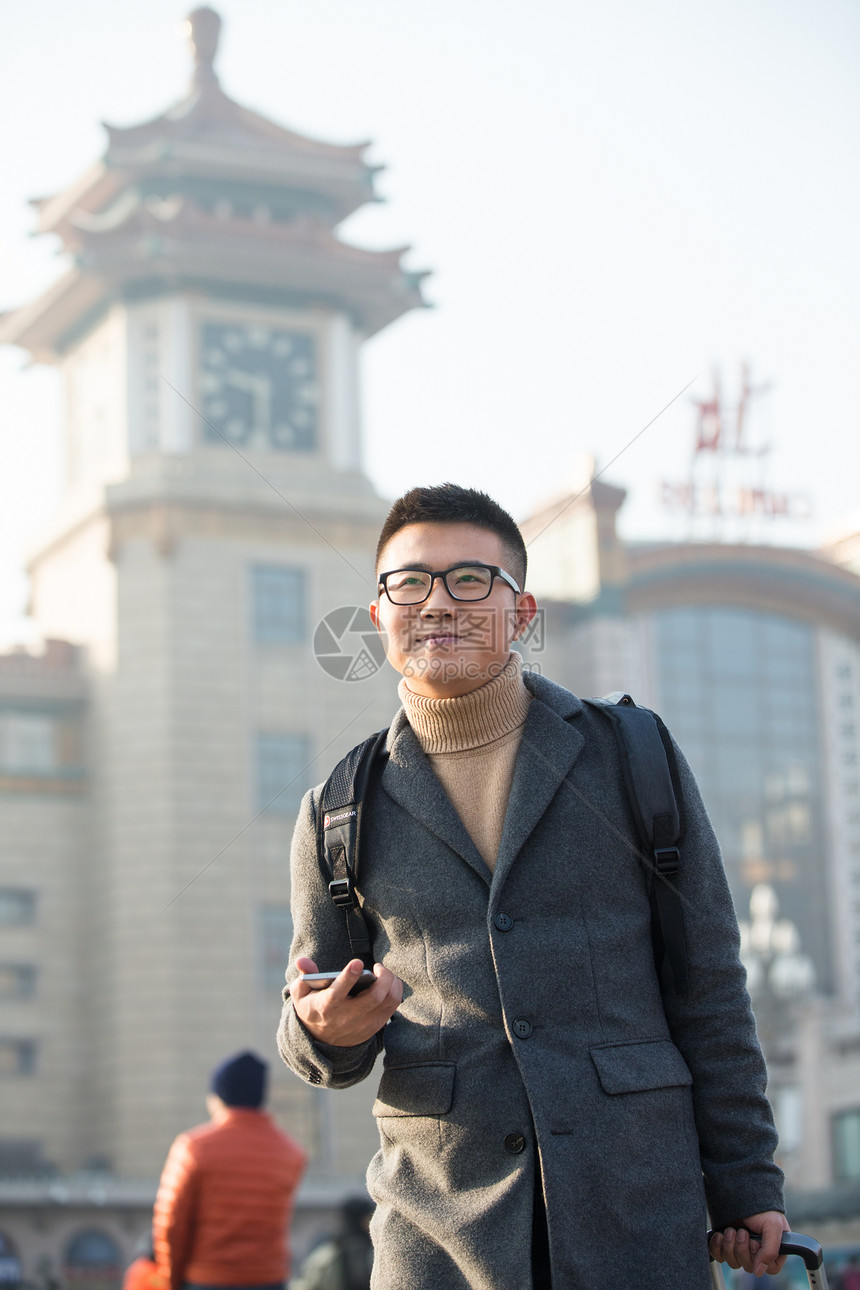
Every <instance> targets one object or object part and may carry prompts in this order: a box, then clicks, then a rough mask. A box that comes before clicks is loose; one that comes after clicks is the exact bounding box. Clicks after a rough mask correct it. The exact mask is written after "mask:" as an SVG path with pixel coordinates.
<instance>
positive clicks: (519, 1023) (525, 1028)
mask: <svg viewBox="0 0 860 1290" xmlns="http://www.w3.org/2000/svg"><path fill="white" fill-rule="evenodd" d="M512 1029H513V1032H514V1034H515V1035H516V1037H517V1039H528V1037H529V1035H530V1034H531V1033H532V1023H531V1022H530V1021H526V1019H525V1017H517V1019H516V1021H515V1022H514V1024H513V1027H512Z"/></svg>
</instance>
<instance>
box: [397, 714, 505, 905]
mask: <svg viewBox="0 0 860 1290" xmlns="http://www.w3.org/2000/svg"><path fill="white" fill-rule="evenodd" d="M388 748H389V756H388V761H387V763H386V766H385V770H384V771H383V773H382V787H383V788H384V789H385V791H386V793H387V794H388V795H389V797H391V798H392V799H393V800H394V801H395V802H397V804H398V806H402V807H403V809H404V811H408V812H409V814H410V815H412V816H414V817H415V819H416V820H419V821H420V822H421V823H422V824H423V825H424V827H425V828H427V829H429V830H430V832H431V833H432V834H434V835H435V836H436V837H437V838H439V839H440V841H442V842H444V843H445V845H446V846H449V847H450V848H451V850H452V851H456V853H457V855H459V856H461V857H462V858H463V859H464V860H465V861H466V863H467V864H468V865H470V866H471V867H472V868H473V869H474V870H475V872H476V873H478V874H480V876H481V877H482V878H483V880H484V882H486V884H487V886H489V885H490V877H491V874H490V870H489V869H488V868H487V866H486V864H485V863H484V860H483V857H482V856H481V853H480V851H479V850H478V848H477V847H476V846H475V844H474V842H473V841H472V839H471V838H470V837H469V834H468V832H467V831H466V826H465V825H464V824H463V822H462V820H461V819H460V817H459V815H458V814H457V812H456V810H455V809H454V806H453V804H452V802H451V799H450V798H449V797H448V794H447V793H446V792H445V790H444V788H443V787H442V784H441V782H440V781H439V780H438V779H437V777H436V775H435V774H434V772H433V768H432V766H431V765H430V762H429V761H428V760H427V758H426V757H425V756H424V753H423V752H422V750H421V745H420V744H419V742H418V740H417V739H416V737H415V735H414V733H413V731H412V728H411V727H410V725H409V723H408V722H407V720H406V718H405V715H404V714H403V712H402V711H401V712H400V713H399V714H398V716H397V718H395V721H394V723H393V725H392V727H391V734H390V736H389V741H388Z"/></svg>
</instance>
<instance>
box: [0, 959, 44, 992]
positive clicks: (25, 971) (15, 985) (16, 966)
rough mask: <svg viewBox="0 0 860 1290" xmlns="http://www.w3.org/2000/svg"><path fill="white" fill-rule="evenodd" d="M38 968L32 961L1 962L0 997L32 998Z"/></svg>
mask: <svg viewBox="0 0 860 1290" xmlns="http://www.w3.org/2000/svg"><path fill="white" fill-rule="evenodd" d="M35 993H36V969H35V968H34V967H33V965H32V964H30V963H0V999H32V998H33V996H34V995H35Z"/></svg>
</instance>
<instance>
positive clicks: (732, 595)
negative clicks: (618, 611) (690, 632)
mask: <svg viewBox="0 0 860 1290" xmlns="http://www.w3.org/2000/svg"><path fill="white" fill-rule="evenodd" d="M628 559H629V582H628V585H627V588H626V603H627V610H628V612H629V613H642V612H648V611H652V610H655V609H666V608H672V607H677V606H690V605H722V606H726V607H728V606H737V607H742V608H748V609H756V610H759V611H763V612H769V613H775V614H781V615H783V616H785V617H789V618H798V619H801V620H802V621H804V622H810V623H813V624H814V625H816V626H821V625H827V626H829V627H831V628H833V629H834V630H835V631H839V632H844V633H845V634H846V635H849V636H851V637H854V638H860V577H857V575H855V574H853V573H850V572H848V571H847V570H845V569H840V568H838V567H837V566H836V565H833V564H831V563H830V562H829V561H827V560H825V559H823V558H821V557H820V556H816V555H814V554H812V553H810V552H807V551H797V550H793V549H789V548H785V547H761V546H742V545H733V546H719V545H712V544H708V545H703V546H699V545H695V544H694V545H689V546H680V547H656V548H649V549H643V550H636V548H635V547H634V548H632V549H629V550H628Z"/></svg>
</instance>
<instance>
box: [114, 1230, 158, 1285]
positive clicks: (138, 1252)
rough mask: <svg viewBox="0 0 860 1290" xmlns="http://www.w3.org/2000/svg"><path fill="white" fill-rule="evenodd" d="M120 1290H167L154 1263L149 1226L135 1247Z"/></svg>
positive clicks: (153, 1249)
mask: <svg viewBox="0 0 860 1290" xmlns="http://www.w3.org/2000/svg"><path fill="white" fill-rule="evenodd" d="M122 1290H167V1282H166V1280H165V1279H164V1276H163V1274H162V1273H161V1272H160V1271H159V1268H158V1264H157V1263H156V1261H155V1247H154V1246H153V1243H152V1227H151V1226H150V1229H149V1231H148V1232H147V1233H146V1234H145V1235H144V1236H142V1237H141V1239H140V1240H139V1241H138V1243H137V1246H136V1247H135V1251H134V1258H133V1259H132V1261H131V1263H129V1265H128V1267H127V1268H126V1270H125V1273H124V1274H123V1278H122Z"/></svg>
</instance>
